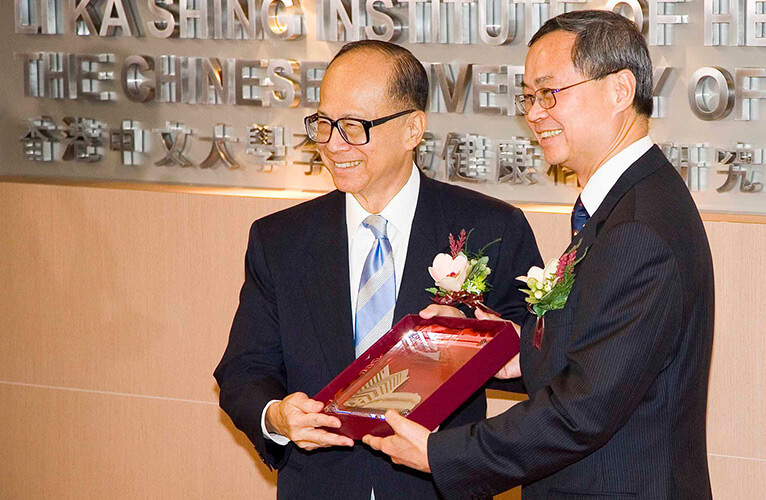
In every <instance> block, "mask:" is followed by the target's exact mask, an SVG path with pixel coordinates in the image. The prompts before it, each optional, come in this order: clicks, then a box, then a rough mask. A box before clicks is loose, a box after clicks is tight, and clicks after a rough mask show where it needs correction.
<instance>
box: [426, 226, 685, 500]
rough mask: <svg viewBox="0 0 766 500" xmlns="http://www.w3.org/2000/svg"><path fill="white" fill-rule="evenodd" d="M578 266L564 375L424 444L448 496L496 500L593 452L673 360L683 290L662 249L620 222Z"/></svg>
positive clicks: (646, 232) (645, 231)
mask: <svg viewBox="0 0 766 500" xmlns="http://www.w3.org/2000/svg"><path fill="white" fill-rule="evenodd" d="M586 260H589V261H590V262H587V264H588V266H587V274H586V271H585V269H583V268H584V267H585V266H584V265H585V264H586V261H583V263H581V266H578V269H582V271H583V272H582V273H580V276H578V277H576V278H575V279H578V278H579V279H582V280H583V281H582V283H581V286H582V287H583V288H582V289H581V290H580V301H579V303H578V305H577V309H576V310H575V316H574V321H573V323H572V326H571V331H569V332H567V331H561V332H557V333H561V334H567V333H568V334H569V343H568V349H567V352H566V360H567V364H566V366H565V368H564V369H562V370H561V371H560V372H559V373H557V374H556V375H555V376H554V377H553V378H552V379H551V383H550V384H549V385H548V386H545V387H543V388H541V389H540V390H538V391H536V392H535V393H534V394H531V395H530V400H529V401H525V402H522V403H519V404H517V405H516V406H514V407H512V408H510V409H509V410H508V411H506V412H505V413H503V414H501V415H499V416H497V417H494V418H492V419H487V420H484V421H482V422H479V423H477V424H473V425H468V426H462V427H459V428H455V429H448V430H445V431H443V432H438V433H435V434H432V435H431V436H430V438H429V441H428V456H429V461H430V465H431V469H432V471H433V475H434V479H435V481H436V483H437V485H438V487H439V489H440V491H441V493H442V494H443V495H444V496H445V497H446V498H465V497H471V496H474V495H482V494H483V495H486V494H489V493H499V492H501V491H505V490H507V489H509V488H511V487H514V486H516V485H518V484H522V483H528V482H531V481H535V480H538V479H540V478H542V477H545V476H546V475H549V474H551V473H553V472H556V471H558V470H560V469H562V468H563V467H565V466H567V465H569V464H571V463H573V462H575V461H577V460H579V459H581V458H583V457H585V456H587V455H588V454H590V453H592V452H593V451H595V450H597V449H598V448H599V447H601V446H602V445H603V444H604V443H606V441H607V440H608V439H609V438H610V437H611V436H612V435H613V434H614V433H615V432H616V431H617V430H619V429H620V427H621V426H622V425H624V423H625V422H626V421H627V419H628V418H629V417H630V416H631V414H632V413H633V411H634V410H635V409H636V407H637V406H638V404H639V402H640V401H641V400H642V398H643V397H644V395H645V394H646V392H647V390H648V388H649V387H650V385H651V384H652V383H653V381H654V380H655V378H656V377H657V375H658V373H659V372H660V371H661V370H662V368H663V367H664V365H665V363H666V362H667V361H668V359H670V358H671V356H672V353H673V352H674V350H675V349H674V347H675V346H677V343H678V337H679V331H680V321H681V320H680V318H681V314H682V311H681V303H682V299H681V292H682V284H681V283H680V277H679V276H680V275H679V270H678V266H677V263H676V261H675V259H674V257H673V254H672V253H671V251H670V249H669V247H668V246H667V245H666V244H665V242H664V241H662V240H661V239H660V238H659V237H658V236H657V234H656V233H655V232H654V231H653V230H651V229H650V228H648V227H647V226H645V225H643V224H640V223H636V222H629V223H623V224H620V225H618V226H616V227H614V228H612V229H610V230H609V231H608V232H607V233H605V234H602V235H600V236H599V241H598V247H597V248H592V249H591V251H590V253H589V255H588V256H587V257H586ZM578 273H579V271H578ZM575 286H577V284H575ZM548 333H550V332H548Z"/></svg>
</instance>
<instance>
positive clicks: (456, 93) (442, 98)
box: [430, 63, 471, 113]
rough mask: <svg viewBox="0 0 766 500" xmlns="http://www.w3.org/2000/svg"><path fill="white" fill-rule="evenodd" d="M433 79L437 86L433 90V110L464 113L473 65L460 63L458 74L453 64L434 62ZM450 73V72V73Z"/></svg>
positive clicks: (432, 68) (432, 66) (432, 65)
mask: <svg viewBox="0 0 766 500" xmlns="http://www.w3.org/2000/svg"><path fill="white" fill-rule="evenodd" d="M430 66H431V70H432V79H435V82H436V84H437V85H436V86H432V87H436V88H434V89H433V90H435V91H436V92H433V91H432V92H431V111H446V112H447V113H462V112H463V110H464V109H465V99H466V96H467V94H468V92H467V90H468V84H469V83H470V81H471V65H470V64H467V63H460V64H459V65H458V69H457V76H454V74H455V72H454V70H453V67H452V65H450V64H444V63H432V64H431V65H430ZM448 73H449V74H448Z"/></svg>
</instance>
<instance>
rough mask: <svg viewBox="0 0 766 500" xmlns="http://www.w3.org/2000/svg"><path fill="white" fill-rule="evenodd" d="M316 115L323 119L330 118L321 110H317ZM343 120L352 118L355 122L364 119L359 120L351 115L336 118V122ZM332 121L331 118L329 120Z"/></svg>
mask: <svg viewBox="0 0 766 500" xmlns="http://www.w3.org/2000/svg"><path fill="white" fill-rule="evenodd" d="M317 115H319V116H321V117H323V118H330V115H329V114H328V113H325V112H324V111H322V110H321V109H317ZM344 118H353V119H355V120H364V118H359V117H358V116H355V115H354V114H353V113H351V114H345V115H343V116H341V117H339V118H336V119H337V120H343V119H344ZM330 119H332V118H330Z"/></svg>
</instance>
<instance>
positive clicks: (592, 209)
mask: <svg viewBox="0 0 766 500" xmlns="http://www.w3.org/2000/svg"><path fill="white" fill-rule="evenodd" d="M653 144H654V142H653V141H652V139H651V138H650V137H649V136H648V135H646V136H644V137H642V138H641V139H639V140H637V141H636V142H634V143H633V144H631V145H630V146H628V147H626V148H625V149H623V150H622V151H620V152H619V153H617V154H616V155H614V156H613V157H611V158H610V159H609V160H607V162H606V163H604V164H603V165H601V167H600V168H599V169H598V170H596V171H595V172H594V173H593V175H592V176H591V178H590V179H588V182H587V183H586V184H585V187H584V188H583V190H582V193H580V200H581V201H582V204H583V205H584V206H585V210H587V211H588V214H589V215H593V214H594V213H596V210H598V207H599V206H601V203H602V202H603V201H604V198H606V195H607V194H609V191H610V190H611V189H612V187H614V185H615V184H616V183H617V181H618V180H619V178H620V176H621V175H622V174H623V173H625V171H626V170H627V169H628V168H630V166H631V165H633V163H635V162H636V160H638V159H639V158H641V156H643V155H644V153H646V152H647V151H649V149H650V148H651V147H652V145H653Z"/></svg>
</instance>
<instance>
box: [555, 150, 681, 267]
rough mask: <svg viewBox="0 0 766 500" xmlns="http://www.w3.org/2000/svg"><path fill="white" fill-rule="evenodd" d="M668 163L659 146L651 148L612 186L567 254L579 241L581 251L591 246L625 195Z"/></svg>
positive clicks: (573, 241) (573, 240)
mask: <svg viewBox="0 0 766 500" xmlns="http://www.w3.org/2000/svg"><path fill="white" fill-rule="evenodd" d="M666 162H667V159H666V158H665V155H664V154H663V153H662V150H661V149H660V148H659V147H658V146H657V145H654V146H652V147H651V148H649V151H647V152H646V153H644V154H643V155H642V156H641V157H640V158H639V159H638V160H636V161H635V163H633V165H631V166H630V167H629V168H628V169H627V170H626V171H625V173H623V174H622V175H621V176H620V178H619V179H618V180H617V182H616V183H615V185H614V186H612V189H610V190H609V193H607V195H606V198H604V201H603V202H601V205H599V207H598V210H596V213H595V214H593V216H592V217H591V218H590V219H589V220H588V223H587V224H585V227H584V228H583V230H582V231H581V232H580V234H579V235H578V236H576V237H575V238H573V239H572V243H571V244H570V245H569V248H567V252H569V250H570V249H571V248H572V246H573V245H574V244H576V243H577V242H578V241H581V243H580V251H582V250H584V249H586V248H588V247H589V246H591V244H592V243H593V241H594V240H595V239H596V237H597V236H598V233H599V231H600V230H601V227H602V226H603V225H604V222H605V221H606V219H607V218H608V217H609V214H611V213H612V210H613V209H614V207H615V206H616V205H617V202H619V201H620V200H621V199H622V197H623V196H625V193H627V192H628V191H629V190H630V189H631V188H632V187H633V186H634V185H636V184H637V183H638V182H640V181H641V180H642V179H644V178H645V177H646V176H648V175H650V174H652V173H653V172H655V171H656V170H657V169H658V168H660V167H661V166H662V165H663V164H664V163H666Z"/></svg>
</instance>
